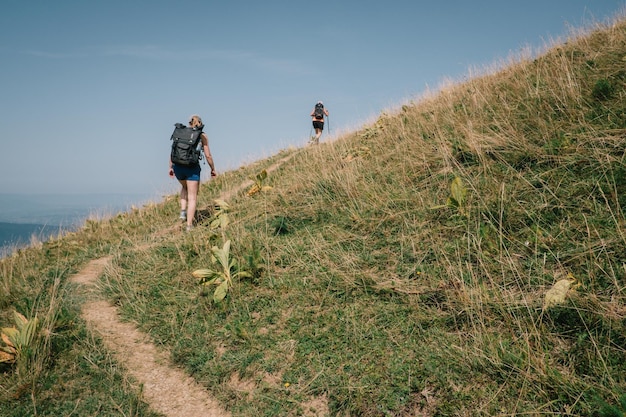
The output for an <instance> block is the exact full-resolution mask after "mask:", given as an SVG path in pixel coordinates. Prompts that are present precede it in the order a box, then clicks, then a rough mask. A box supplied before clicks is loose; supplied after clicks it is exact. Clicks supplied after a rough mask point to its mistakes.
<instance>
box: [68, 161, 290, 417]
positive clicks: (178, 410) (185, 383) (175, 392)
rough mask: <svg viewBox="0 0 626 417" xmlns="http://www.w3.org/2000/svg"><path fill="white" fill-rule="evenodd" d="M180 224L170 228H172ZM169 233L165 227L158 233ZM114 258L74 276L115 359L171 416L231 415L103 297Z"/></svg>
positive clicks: (90, 318) (89, 319)
mask: <svg viewBox="0 0 626 417" xmlns="http://www.w3.org/2000/svg"><path fill="white" fill-rule="evenodd" d="M296 153H297V152H295V153H292V154H291V155H289V156H287V157H285V158H283V159H281V160H279V161H278V162H276V163H275V164H274V165H272V166H270V167H269V168H267V169H266V171H267V172H268V173H269V172H271V171H274V170H276V169H277V168H279V167H280V166H281V165H282V164H284V163H285V162H287V161H288V160H290V159H291V158H292V157H293V156H294V155H295V154H296ZM252 184H253V182H252V181H246V182H244V183H242V184H240V185H239V186H238V187H236V188H235V189H232V190H229V191H228V192H225V193H223V194H222V195H221V196H220V199H222V200H228V199H229V198H231V197H232V196H234V195H235V194H237V193H238V192H240V191H241V190H243V189H244V188H246V187H249V186H250V185H252ZM178 227H179V226H174V227H172V228H168V230H167V231H174V230H176V229H177V228H178ZM164 232H166V231H164V230H162V231H159V232H157V234H159V235H161V234H163V233H164ZM148 247H149V246H145V247H143V248H142V249H147V248H148ZM110 262H111V257H108V256H107V257H103V258H99V259H95V260H92V261H90V262H89V263H88V264H87V265H86V266H85V267H84V268H83V269H82V270H81V271H80V272H78V273H77V274H75V275H74V276H72V277H71V278H70V280H71V282H73V283H75V284H78V290H79V291H81V292H83V294H84V295H85V299H86V300H85V302H84V303H83V305H82V308H81V312H82V316H83V318H84V319H85V322H86V323H87V326H88V327H89V328H90V329H91V331H92V332H94V333H96V334H98V335H99V336H100V337H101V338H102V341H103V343H104V345H105V346H106V348H107V349H108V350H109V351H110V352H111V353H112V354H113V356H114V357H115V359H116V360H117V361H118V362H119V363H120V364H121V365H122V366H123V367H124V368H125V369H126V370H127V371H128V373H129V374H130V375H131V376H132V377H133V378H134V379H135V380H136V381H137V383H138V384H141V386H143V396H144V398H143V399H144V400H145V401H146V402H147V403H148V404H149V406H150V407H151V408H152V409H153V410H154V411H157V412H159V413H162V414H163V415H165V416H168V417H169V416H171V417H180V416H185V417H222V416H230V413H228V412H227V411H226V410H224V409H222V408H221V407H220V405H219V403H218V402H217V401H216V400H215V399H213V398H212V397H211V395H210V393H209V392H207V390H206V389H205V388H204V387H202V386H201V385H200V384H198V383H197V382H195V381H194V380H193V378H191V377H190V376H189V375H187V374H185V373H184V372H183V371H182V370H181V369H179V368H177V367H175V366H173V365H172V363H171V360H170V357H169V354H168V353H167V352H164V351H161V350H159V349H157V348H156V347H155V346H154V345H153V344H152V343H151V341H150V338H149V337H148V336H147V335H146V334H144V333H142V332H141V331H139V330H138V329H137V327H136V326H134V325H133V324H131V323H125V322H122V321H121V320H120V317H119V314H118V312H117V308H116V307H115V306H113V305H111V304H110V303H109V302H108V301H106V300H104V299H103V298H102V294H100V292H99V291H98V287H97V285H96V284H97V281H98V278H99V277H100V276H101V275H102V273H103V272H104V271H105V269H106V268H107V267H108V265H109V264H110Z"/></svg>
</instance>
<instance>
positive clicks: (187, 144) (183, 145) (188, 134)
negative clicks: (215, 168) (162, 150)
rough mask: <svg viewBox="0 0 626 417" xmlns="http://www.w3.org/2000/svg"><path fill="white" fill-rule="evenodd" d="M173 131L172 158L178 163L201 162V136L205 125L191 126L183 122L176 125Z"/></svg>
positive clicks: (187, 164)
mask: <svg viewBox="0 0 626 417" xmlns="http://www.w3.org/2000/svg"><path fill="white" fill-rule="evenodd" d="M174 126H175V127H174V133H172V137H171V140H172V153H171V154H170V158H171V159H172V162H173V163H175V164H176V165H186V166H191V165H197V164H198V163H199V162H200V157H201V155H200V149H199V146H198V144H199V143H200V136H201V135H202V128H203V127H204V126H198V127H189V126H185V125H184V124H182V123H176V124H175V125H174Z"/></svg>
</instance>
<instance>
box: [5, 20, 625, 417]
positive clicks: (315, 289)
mask: <svg viewBox="0 0 626 417" xmlns="http://www.w3.org/2000/svg"><path fill="white" fill-rule="evenodd" d="M625 59H626V22H624V21H618V22H616V23H614V24H610V25H605V26H601V27H598V28H596V29H595V30H594V31H592V32H590V33H587V34H584V35H580V36H572V38H571V39H569V40H568V41H567V42H565V43H563V44H560V45H556V46H554V47H552V48H551V49H550V50H548V51H547V52H546V53H545V54H543V55H542V56H540V57H537V58H529V59H519V60H516V61H514V62H511V63H510V64H509V65H507V66H506V67H505V68H503V69H502V70H499V71H497V72H495V73H493V74H488V75H484V76H480V77H475V78H472V79H470V80H468V81H465V82H463V83H459V84H456V85H451V86H449V87H446V88H444V89H442V91H440V92H438V93H437V94H434V95H432V96H430V97H427V98H424V99H421V100H419V101H416V102H413V103H409V104H407V105H405V106H402V108H401V109H398V111H397V112H393V113H389V114H383V115H381V117H380V118H379V120H378V121H377V122H376V123H374V124H372V125H371V126H367V127H364V128H363V129H361V130H360V131H357V132H354V133H352V134H349V135H346V136H345V137H343V138H341V139H340V140H337V141H335V142H333V143H326V144H323V145H320V146H318V147H310V148H306V149H302V150H288V151H285V152H284V153H283V154H281V155H277V156H276V157H274V158H270V159H268V160H263V161H259V162H257V163H255V164H252V165H250V166H248V167H245V168H243V169H241V170H238V171H233V172H228V173H225V174H224V175H222V176H220V177H218V178H217V179H216V180H215V181H212V182H211V183H209V184H204V185H203V186H202V190H201V193H202V195H201V199H202V200H201V204H202V205H203V206H204V207H206V209H205V210H203V211H202V212H201V213H200V218H199V221H200V226H199V227H198V228H197V229H195V230H194V231H193V232H192V233H189V234H183V233H179V232H177V230H178V228H177V227H175V226H176V225H174V227H173V224H174V221H175V219H176V213H177V201H176V198H170V199H168V200H167V201H165V202H163V203H162V204H159V205H153V206H149V207H144V208H143V209H142V210H137V211H134V212H132V213H128V214H124V215H120V216H117V217H115V218H113V219H111V220H109V221H102V222H92V221H89V222H87V223H86V224H85V226H84V227H83V228H82V229H81V230H80V231H79V232H76V233H73V234H70V235H68V236H66V237H64V238H62V239H59V240H54V241H50V242H47V243H45V244H43V245H42V246H41V247H40V248H33V249H29V250H23V251H19V253H17V254H15V255H14V256H12V257H10V258H8V259H6V260H3V261H2V263H0V267H1V273H2V280H1V281H0V289H1V293H0V309H1V310H2V314H0V323H3V326H5V324H4V323H6V325H9V324H10V323H12V321H13V316H12V313H11V311H12V310H13V309H16V310H18V311H19V312H21V313H23V314H24V315H26V316H27V317H29V318H32V317H34V316H35V314H37V316H38V318H39V320H40V328H41V329H42V331H41V332H39V333H38V336H37V337H36V338H35V340H34V341H33V342H32V343H31V344H30V349H25V350H24V351H25V352H26V353H25V354H24V355H22V360H19V361H18V362H17V363H16V364H12V365H10V366H9V365H5V366H4V368H2V370H3V372H4V375H3V379H2V380H1V381H0V386H1V387H2V390H0V396H2V402H0V404H1V405H0V411H1V412H2V414H3V415H25V414H34V411H35V410H36V412H37V415H66V414H70V413H74V414H75V415H96V414H98V415H118V414H120V412H122V413H125V414H127V415H129V414H130V415H142V416H143V415H152V412H151V411H150V409H149V407H148V405H147V404H146V403H145V402H144V401H143V398H142V396H141V389H140V387H137V385H136V384H135V383H134V381H133V380H132V379H130V378H129V377H128V376H127V375H126V374H125V370H124V369H123V367H121V366H120V365H119V364H117V363H116V362H115V360H114V359H113V358H112V356H111V355H110V353H109V352H107V350H106V348H105V347H104V345H103V344H102V343H101V341H100V340H99V339H98V338H95V337H93V336H92V335H91V334H90V333H89V331H88V330H87V328H86V326H85V323H84V322H83V320H82V319H81V318H80V306H81V305H82V304H83V303H84V297H85V296H84V294H81V293H80V292H77V291H76V290H75V287H74V286H73V285H72V284H71V283H70V282H68V279H67V278H68V277H69V276H70V275H71V274H72V273H73V272H75V271H76V270H77V269H78V268H79V267H80V266H81V265H83V264H85V263H86V262H87V260H89V259H95V258H98V257H102V256H105V255H106V256H112V263H111V265H110V267H108V268H107V269H106V270H105V272H104V274H103V276H102V278H101V281H100V288H101V290H102V292H103V294H105V295H106V297H107V299H108V300H110V301H111V302H112V303H113V304H114V305H116V306H117V307H118V310H119V311H120V314H121V315H122V317H123V318H124V319H126V320H128V321H132V322H135V323H136V324H137V325H138V327H139V328H140V329H142V330H143V331H144V332H146V333H148V334H149V335H150V336H151V338H152V340H153V341H154V343H155V344H156V345H157V346H161V347H162V348H163V349H165V350H168V351H169V352H170V353H171V354H172V358H173V360H174V362H175V363H176V365H178V366H180V367H181V368H183V369H185V370H186V372H188V374H189V375H192V376H193V377H194V379H195V380H196V381H197V382H198V383H200V384H201V385H203V386H205V387H206V388H207V390H209V391H210V392H211V394H212V396H213V397H214V398H216V399H217V400H218V401H219V402H220V403H221V405H222V406H223V407H224V408H225V409H228V410H229V412H231V413H232V415H241V416H259V415H265V416H280V415H284V416H287V415H316V414H321V412H322V411H324V410H328V411H329V412H330V413H331V414H333V415H361V416H378V415H396V416H416V415H472V416H475V415H514V414H527V415H545V414H559V415H599V416H600V415H602V416H612V415H621V414H623V413H625V412H626V381H625V379H624V375H626V354H625V350H624V347H625V344H626V340H625V335H626V329H625V326H626V308H625V307H624V288H625V283H626V239H625V234H624V232H625V229H624V225H625V218H624V215H625V211H624V206H625V205H626V197H625V195H626V193H625V191H626V166H625V164H624V156H625V149H626V104H625V103H626V101H625V100H624V98H625V96H626V88H625V86H626V84H625V83H626V70H625V69H624V62H625ZM285 156H291V158H290V159H287V158H285V160H284V162H283V164H282V165H281V166H280V168H279V169H277V170H275V171H272V172H270V173H269V174H268V176H267V178H265V179H263V177H262V176H260V177H258V182H259V184H261V185H269V186H271V187H272V188H271V189H269V190H266V191H265V192H258V193H256V194H252V195H248V193H246V192H245V190H243V191H239V190H238V189H237V187H238V185H239V184H241V183H242V182H243V181H245V180H247V179H248V178H249V177H251V176H252V177H254V176H255V175H257V174H259V173H260V172H262V170H263V169H265V168H267V167H269V166H270V164H272V163H273V162H275V161H276V160H277V159H279V158H283V157H285ZM224 196H227V198H226V200H227V203H228V208H226V207H225V206H223V205H222V206H221V207H216V206H215V205H214V200H215V199H217V198H219V197H224ZM226 216H228V219H229V222H228V224H227V223H226V222H224V219H225V217H226ZM218 224H219V225H221V226H222V227H215V226H216V225H218ZM227 242H229V244H227ZM220 250H221V251H220ZM212 255H217V256H218V257H219V256H220V255H221V256H223V259H225V260H226V261H229V260H232V262H233V264H232V268H230V269H227V270H224V269H223V268H221V266H220V264H219V263H217V264H216V263H214V262H213V261H212ZM225 263H228V262H225ZM202 268H213V269H215V270H216V271H217V272H220V273H222V274H223V275H227V276H228V277H229V281H228V282H229V283H230V286H228V287H227V288H226V289H227V292H226V296H225V298H224V300H222V301H221V302H215V301H214V300H213V296H214V290H215V285H208V286H200V285H199V284H198V279H197V278H195V277H194V276H192V274H191V273H192V272H193V271H195V270H198V269H202ZM244 271H245V272H246V274H241V272H244ZM238 274H239V275H238ZM248 275H249V277H248ZM562 280H567V281H563V282H565V283H566V284H568V285H570V289H569V291H568V292H567V294H566V297H565V298H564V299H563V300H562V302H560V303H556V302H555V304H554V305H546V297H545V296H546V294H547V293H548V291H549V290H550V289H551V288H552V287H553V285H554V284H555V283H557V282H559V281H562ZM222 288H223V287H222ZM222 295H223V294H222ZM62 376H63V377H62ZM81 399H82V400H81ZM85 399H88V400H85ZM320 404H321V405H320ZM620 413H621V414H620Z"/></svg>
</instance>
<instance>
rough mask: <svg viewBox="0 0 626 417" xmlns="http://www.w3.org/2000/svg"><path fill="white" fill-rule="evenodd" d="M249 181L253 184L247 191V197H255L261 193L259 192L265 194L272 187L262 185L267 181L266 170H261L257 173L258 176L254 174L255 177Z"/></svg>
mask: <svg viewBox="0 0 626 417" xmlns="http://www.w3.org/2000/svg"><path fill="white" fill-rule="evenodd" d="M250 179H251V180H252V181H254V184H253V185H252V187H250V189H249V190H248V195H249V196H252V195H255V194H256V193H258V192H261V191H263V192H265V191H269V190H271V189H272V187H271V186H269V185H263V183H264V182H265V180H266V179H267V171H266V170H263V171H261V172H259V173H258V174H256V176H255V177H252V178H250Z"/></svg>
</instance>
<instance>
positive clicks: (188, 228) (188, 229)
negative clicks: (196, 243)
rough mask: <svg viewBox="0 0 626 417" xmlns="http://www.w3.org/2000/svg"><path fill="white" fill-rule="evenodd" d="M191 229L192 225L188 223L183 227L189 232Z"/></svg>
mask: <svg viewBox="0 0 626 417" xmlns="http://www.w3.org/2000/svg"><path fill="white" fill-rule="evenodd" d="M192 230H193V225H191V224H188V225H187V227H185V232H190V231H192Z"/></svg>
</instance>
